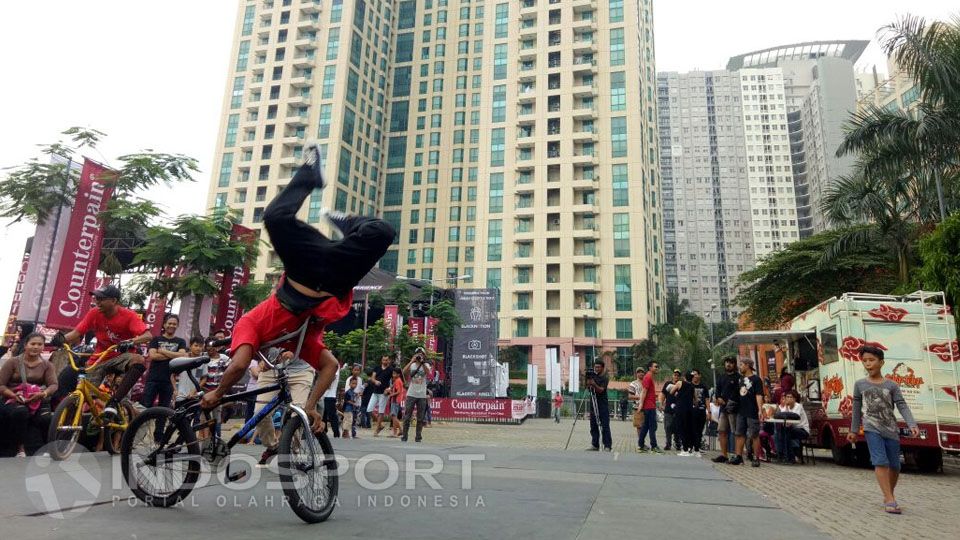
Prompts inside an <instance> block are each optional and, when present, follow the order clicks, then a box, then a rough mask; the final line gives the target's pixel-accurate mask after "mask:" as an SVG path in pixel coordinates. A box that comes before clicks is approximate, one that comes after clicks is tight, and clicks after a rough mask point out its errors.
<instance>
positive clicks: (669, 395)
mask: <svg viewBox="0 0 960 540" xmlns="http://www.w3.org/2000/svg"><path fill="white" fill-rule="evenodd" d="M678 382H680V370H679V369H675V370H673V378H672V379H671V380H669V381H667V382H665V383H663V388H662V389H661V390H660V397H661V399H662V402H661V403H662V407H663V427H664V429H665V430H666V431H667V446H666V447H665V448H664V450H667V451H669V450H670V448H671V444H673V446H674V447H675V448H680V432H679V431H677V430H676V428H675V426H674V413H675V412H676V408H677V400H676V396H675V395H674V393H673V392H671V390H672V389H673V385H675V384H677V383H678Z"/></svg>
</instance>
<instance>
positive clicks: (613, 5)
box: [610, 0, 623, 23]
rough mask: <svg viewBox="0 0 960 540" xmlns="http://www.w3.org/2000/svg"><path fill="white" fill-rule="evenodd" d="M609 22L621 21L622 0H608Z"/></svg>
mask: <svg viewBox="0 0 960 540" xmlns="http://www.w3.org/2000/svg"><path fill="white" fill-rule="evenodd" d="M610 22H612V23H615V22H623V0H610Z"/></svg>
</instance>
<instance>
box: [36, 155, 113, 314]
mask: <svg viewBox="0 0 960 540" xmlns="http://www.w3.org/2000/svg"><path fill="white" fill-rule="evenodd" d="M114 174H115V173H114V172H113V171H111V170H109V169H107V168H106V167H104V166H103V165H100V164H99V163H96V162H94V161H90V160H89V159H87V160H84V162H83V171H82V172H81V173H80V185H79V186H78V187H77V197H76V199H75V200H74V203H73V213H72V214H71V215H70V226H69V228H68V229H67V235H66V238H65V240H64V243H63V248H62V250H61V251H60V252H59V253H58V255H59V256H60V266H59V271H58V272H57V279H56V282H55V283H54V284H53V295H52V296H51V298H50V311H49V313H48V314H47V317H46V326H48V327H52V328H61V329H67V328H73V327H75V326H76V325H77V324H78V323H79V322H80V319H82V318H83V316H84V315H86V313H87V311H88V310H89V309H90V296H89V292H90V291H91V290H93V289H94V284H95V283H96V279H97V267H98V266H99V265H100V245H101V244H102V243H103V227H102V226H101V224H100V212H103V211H104V210H106V209H107V203H108V202H109V201H110V196H111V195H112V194H113V185H112V184H110V183H109V182H107V181H105V180H109V177H110V176H113V175H114Z"/></svg>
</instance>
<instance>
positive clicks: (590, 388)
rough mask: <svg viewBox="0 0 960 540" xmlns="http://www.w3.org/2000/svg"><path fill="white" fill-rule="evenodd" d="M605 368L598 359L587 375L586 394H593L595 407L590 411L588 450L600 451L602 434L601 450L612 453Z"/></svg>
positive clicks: (607, 382)
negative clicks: (591, 371) (601, 443)
mask: <svg viewBox="0 0 960 540" xmlns="http://www.w3.org/2000/svg"><path fill="white" fill-rule="evenodd" d="M604 369H605V366H604V364H603V360H600V359H599V358H598V359H597V360H595V361H594V362H593V373H590V374H587V375H588V376H587V377H585V378H586V380H587V392H590V393H591V394H593V396H592V397H593V398H596V399H595V401H594V402H595V403H596V407H591V410H590V448H588V450H592V451H597V450H600V434H601V432H602V433H603V449H604V450H605V451H607V452H611V451H613V439H612V437H611V436H610V402H609V401H608V399H609V398H608V397H607V385H608V384H609V382H610V379H609V378H608V377H607V376H606V375H604V374H603V371H604ZM594 409H595V410H594Z"/></svg>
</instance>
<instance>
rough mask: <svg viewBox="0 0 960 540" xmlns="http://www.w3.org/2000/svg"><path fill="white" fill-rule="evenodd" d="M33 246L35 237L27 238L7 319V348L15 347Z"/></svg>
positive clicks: (4, 341)
mask: <svg viewBox="0 0 960 540" xmlns="http://www.w3.org/2000/svg"><path fill="white" fill-rule="evenodd" d="M31 244H33V237H32V236H31V237H30V238H27V244H26V245H25V246H24V248H23V259H22V260H21V261H20V274H19V275H17V286H16V288H14V290H13V300H12V301H11V302H10V316H9V317H7V328H6V330H5V332H4V333H5V334H6V335H5V336H4V338H5V339H4V340H3V343H4V344H5V345H7V346H10V345H13V338H14V337H15V336H16V334H17V314H18V313H20V298H21V295H22V294H23V283H24V281H26V279H27V268H28V267H29V266H30V246H31Z"/></svg>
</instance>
